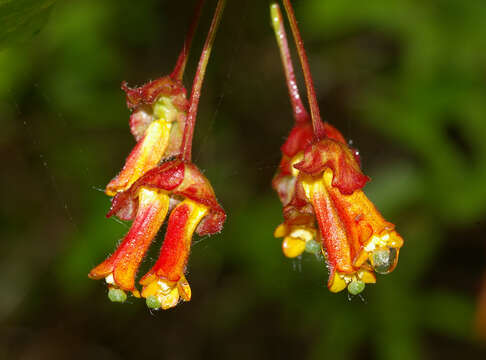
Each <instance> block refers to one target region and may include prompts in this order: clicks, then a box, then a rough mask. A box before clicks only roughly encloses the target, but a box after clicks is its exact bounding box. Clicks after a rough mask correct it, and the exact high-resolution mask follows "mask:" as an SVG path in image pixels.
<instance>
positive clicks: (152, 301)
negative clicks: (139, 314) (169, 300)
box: [145, 295, 162, 310]
mask: <svg viewBox="0 0 486 360" xmlns="http://www.w3.org/2000/svg"><path fill="white" fill-rule="evenodd" d="M145 302H146V303H147V307H148V308H150V309H154V310H157V309H159V308H160V307H161V306H162V304H161V303H160V301H159V299H157V297H156V296H153V295H150V296H148V297H147V299H146V300H145Z"/></svg>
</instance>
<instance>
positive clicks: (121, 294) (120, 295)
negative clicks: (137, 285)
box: [108, 288, 127, 303]
mask: <svg viewBox="0 0 486 360" xmlns="http://www.w3.org/2000/svg"><path fill="white" fill-rule="evenodd" d="M108 299H110V300H111V301H113V302H119V303H122V302H125V300H126V299H127V294H125V291H123V290H121V289H116V288H110V290H108Z"/></svg>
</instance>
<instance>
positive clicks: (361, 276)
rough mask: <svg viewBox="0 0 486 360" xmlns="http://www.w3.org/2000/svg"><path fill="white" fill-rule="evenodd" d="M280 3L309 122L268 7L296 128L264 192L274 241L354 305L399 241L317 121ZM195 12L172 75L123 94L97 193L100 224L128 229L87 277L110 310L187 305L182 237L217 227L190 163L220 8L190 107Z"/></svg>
mask: <svg viewBox="0 0 486 360" xmlns="http://www.w3.org/2000/svg"><path fill="white" fill-rule="evenodd" d="M283 1H284V5H285V8H286V11H287V14H288V17H289V21H290V26H291V28H292V32H293V35H294V39H295V41H296V45H297V50H298V53H299V58H300V61H301V65H302V69H303V72H304V78H305V83H306V87H307V95H308V99H309V104H310V115H309V113H308V112H307V110H306V108H305V107H304V105H303V103H302V101H301V98H300V95H299V91H298V87H297V85H296V80H295V75H294V70H293V65H292V61H291V57H290V52H289V48H288V43H287V37H286V34H285V28H284V25H283V20H282V14H281V12H280V8H279V7H278V5H277V4H273V5H272V6H271V15H272V23H273V26H274V30H275V34H276V38H277V43H278V45H279V48H280V55H281V58H282V63H283V65H284V70H285V76H286V79H287V86H288V89H289V94H290V100H291V103H292V108H293V112H294V118H295V121H296V124H295V126H294V127H293V129H292V130H291V132H290V135H289V137H288V139H287V140H286V142H285V143H284V145H283V146H282V148H281V151H282V160H281V162H280V165H279V168H278V171H277V173H276V175H275V177H274V179H273V181H272V186H273V188H274V189H275V190H276V192H277V193H278V196H279V198H280V200H281V202H282V204H283V217H284V222H283V223H282V224H281V225H279V226H278V227H277V229H276V230H275V236H276V237H278V238H283V242H282V249H283V252H284V254H285V256H287V257H290V258H293V257H297V256H300V255H301V254H302V253H303V252H305V251H307V252H311V253H315V254H318V253H319V252H322V253H323V254H324V256H325V258H326V261H327V265H328V267H329V270H330V277H329V281H328V287H329V289H330V290H331V291H332V292H339V291H341V290H343V289H345V288H347V289H348V291H349V293H351V294H359V293H360V292H361V291H363V289H364V287H365V284H366V283H374V282H376V277H375V273H380V274H386V273H389V272H390V271H392V270H393V269H394V268H395V266H396V263H397V260H398V254H399V251H400V248H401V246H402V245H403V239H402V238H401V237H400V235H398V233H397V232H396V231H395V227H394V225H393V224H391V223H389V222H387V221H386V220H385V219H384V218H383V217H382V216H381V215H380V213H379V212H378V211H377V210H376V208H375V206H374V205H373V203H372V202H371V201H370V200H368V198H367V197H366V195H365V194H364V193H363V191H362V188H363V187H364V185H365V184H366V183H367V182H368V181H369V178H368V177H367V176H366V175H364V174H363V173H362V171H361V166H360V159H359V155H358V153H357V151H355V150H353V149H351V148H350V147H349V146H348V144H347V143H346V140H345V139H344V137H343V136H342V135H341V133H340V132H339V131H338V130H337V129H335V128H334V127H333V126H331V125H330V124H328V123H324V122H322V120H321V118H320V114H319V108H318V106H317V99H316V96H315V91H314V88H313V83H312V78H311V76H310V70H309V66H308V63H307V58H306V55H305V51H304V48H303V44H302V39H301V38H300V34H299V31H298V28H297V22H296V20H295V17H294V13H293V9H292V7H291V4H290V1H289V0H283ZM203 2H204V0H200V1H199V3H198V7H197V8H196V15H195V19H194V21H193V22H192V26H191V28H190V30H189V33H188V36H187V38H186V42H185V44H184V48H183V51H182V52H181V55H180V56H179V59H178V61H177V64H176V66H175V69H174V71H173V73H172V74H171V75H169V76H165V77H162V78H160V79H157V80H154V81H151V82H149V83H148V84H146V85H144V86H142V87H138V88H129V87H128V86H127V84H126V83H123V84H122V89H123V90H124V91H125V92H126V97H127V106H128V108H129V109H130V110H132V114H131V116H130V121H129V124H130V130H131V132H132V134H133V136H134V137H135V139H136V141H137V144H136V145H135V147H134V149H133V150H132V152H131V153H130V155H129V156H128V157H127V159H126V162H125V165H124V167H123V169H122V170H121V172H120V173H119V174H118V175H117V176H116V177H115V178H114V179H113V180H112V181H110V183H109V184H108V185H107V187H106V193H107V194H108V195H109V196H112V197H113V199H112V205H111V209H110V211H109V213H108V217H110V216H117V217H118V218H120V219H122V220H132V221H133V222H132V225H131V228H130V230H129V231H128V233H127V234H126V236H125V238H124V239H123V241H122V242H121V244H120V245H119V246H118V248H117V249H116V251H115V252H114V253H113V254H112V255H111V256H109V257H108V258H107V259H106V260H105V261H104V262H102V263H101V264H99V265H98V266H96V267H95V268H94V269H92V270H91V272H90V273H89V276H90V277H91V278H93V279H105V281H106V283H107V284H108V288H109V292H108V296H109V298H110V299H111V300H112V301H116V302H123V301H125V299H126V298H127V294H126V292H131V293H132V294H133V295H134V296H135V297H144V298H145V299H146V302H147V306H148V307H150V308H152V309H160V308H162V309H168V308H172V307H174V306H176V305H177V304H178V302H179V301H180V300H181V299H182V300H184V301H189V300H190V299H191V288H190V286H189V283H188V281H187V279H186V277H185V270H186V265H187V261H188V257H189V253H190V249H191V242H192V236H193V234H194V232H196V233H197V234H198V235H200V236H204V235H210V234H215V233H218V232H220V231H221V230H222V227H223V223H224V221H225V219H226V213H225V212H224V210H223V208H222V207H221V206H220V205H219V203H218V201H217V200H216V196H215V194H214V191H213V189H212V187H211V184H210V183H209V181H208V179H207V178H206V177H205V176H204V175H203V174H202V173H201V171H200V170H199V169H198V168H197V167H196V165H194V164H193V163H192V162H191V152H192V138H193V133H194V127H195V121H196V114H197V107H198V103H199V97H200V93H201V88H202V83H203V79H204V75H205V70H206V67H207V63H208V60H209V56H210V53H211V48H212V44H213V42H214V37H215V34H216V30H217V27H218V24H219V22H220V19H221V16H222V12H223V9H224V5H225V0H218V4H217V7H216V10H215V13H214V16H213V20H212V23H211V27H210V30H209V33H208V36H207V38H206V42H205V44H204V48H203V51H202V54H201V58H200V60H199V64H198V67H197V71H196V75H195V77H194V82H193V86H192V90H191V96H190V98H189V100H188V99H187V97H186V90H185V88H184V85H183V83H182V76H183V73H184V68H185V64H186V61H187V53H188V48H189V47H190V43H191V41H192V37H193V34H194V31H195V27H196V24H197V19H198V17H199V15H200V13H201V7H202V4H203ZM169 212H170V215H169V216H168V224H167V232H166V234H165V238H164V241H163V244H162V248H161V251H160V256H159V258H158V260H157V261H156V263H155V264H154V266H153V267H152V268H151V269H150V270H149V271H148V272H147V274H145V275H144V276H142V277H141V279H140V280H139V283H140V285H141V290H139V289H137V287H136V284H135V283H136V276H137V272H138V268H139V266H140V263H141V262H142V260H143V258H144V256H145V254H146V253H147V251H148V249H149V247H150V245H151V243H152V241H153V239H154V238H155V237H156V235H157V233H158V231H159V229H160V227H161V226H162V224H163V223H164V221H165V219H166V217H167V215H168V214H169Z"/></svg>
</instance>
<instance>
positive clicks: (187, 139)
mask: <svg viewBox="0 0 486 360" xmlns="http://www.w3.org/2000/svg"><path fill="white" fill-rule="evenodd" d="M225 4H226V0H218V4H217V5H216V10H215V11H214V15H213V20H212V22H211V27H210V28H209V32H208V35H207V37H206V42H205V43H204V47H203V50H202V53H201V58H200V59H199V64H198V65H197V70H196V75H195V76H194V82H193V85H192V91H191V97H190V99H189V111H188V113H187V120H186V126H185V128H184V136H183V138H182V144H181V154H182V160H183V161H191V152H192V138H193V135H194V126H195V125H196V115H197V107H198V105H199V98H200V97H201V88H202V84H203V80H204V75H205V74H206V67H207V65H208V61H209V57H210V55H211V49H212V46H213V43H214V38H215V37H216V32H217V30H218V26H219V23H220V21H221V17H222V15H223V10H224V6H225Z"/></svg>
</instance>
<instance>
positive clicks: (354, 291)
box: [348, 280, 366, 295]
mask: <svg viewBox="0 0 486 360" xmlns="http://www.w3.org/2000/svg"><path fill="white" fill-rule="evenodd" d="M365 287H366V285H365V283H364V282H363V281H361V280H353V281H351V282H350V283H349V285H348V291H349V293H350V294H351V295H358V294H359V293H361V292H362V291H363V290H364V289H365Z"/></svg>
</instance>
